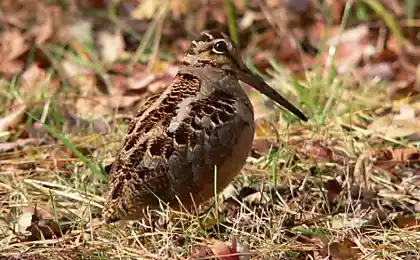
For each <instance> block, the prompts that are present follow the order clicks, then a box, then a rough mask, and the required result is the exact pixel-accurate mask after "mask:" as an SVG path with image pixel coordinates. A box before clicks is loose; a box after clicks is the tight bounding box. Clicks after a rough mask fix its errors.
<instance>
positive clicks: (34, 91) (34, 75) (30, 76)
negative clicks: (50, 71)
mask: <svg viewBox="0 0 420 260" xmlns="http://www.w3.org/2000/svg"><path fill="white" fill-rule="evenodd" d="M45 80H46V73H45V71H44V70H43V69H42V68H40V67H39V66H38V65H37V64H31V65H30V66H29V67H28V68H27V69H26V70H25V71H24V72H23V74H22V75H21V77H20V82H21V88H20V92H21V93H22V94H24V95H26V96H27V97H29V98H34V97H36V96H39V95H40V94H41V93H42V91H41V90H40V89H39V86H40V85H41V84H42V83H45Z"/></svg>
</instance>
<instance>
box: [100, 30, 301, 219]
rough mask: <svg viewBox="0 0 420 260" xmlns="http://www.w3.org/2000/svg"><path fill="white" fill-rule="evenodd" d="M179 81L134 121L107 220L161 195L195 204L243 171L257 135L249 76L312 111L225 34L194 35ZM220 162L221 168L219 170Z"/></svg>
mask: <svg viewBox="0 0 420 260" xmlns="http://www.w3.org/2000/svg"><path fill="white" fill-rule="evenodd" d="M182 64H183V66H182V67H181V68H180V69H179V71H178V73H177V75H176V76H175V78H174V80H173V83H172V84H171V85H169V86H168V87H167V88H166V90H165V91H164V92H163V93H162V94H160V95H156V96H153V97H151V98H150V99H149V100H148V101H147V102H146V104H145V105H144V106H143V109H141V110H140V111H139V112H138V113H137V114H136V116H135V117H134V119H133V120H132V122H131V123H130V124H129V126H128V129H127V133H126V135H125V137H124V139H123V141H122V146H121V148H120V150H119V152H118V154H117V156H116V159H115V162H114V164H113V166H112V168H111V171H110V175H109V191H108V195H107V198H106V202H105V207H104V210H103V217H104V219H105V221H106V222H114V221H117V220H121V219H124V220H135V219H140V218H141V217H142V216H143V212H144V209H145V208H146V207H151V208H157V207H159V199H160V200H161V201H163V202H165V203H169V205H170V206H171V207H172V208H179V202H181V203H182V205H183V206H184V207H185V208H187V209H191V208H192V207H193V206H194V205H199V204H200V203H201V202H204V201H206V200H208V199H209V198H210V197H212V196H213V195H214V177H215V172H217V190H216V191H217V192H219V191H221V190H222V189H223V188H225V187H226V186H227V185H228V184H229V182H230V181H232V179H233V178H234V177H235V176H236V175H237V174H238V173H239V172H240V170H241V168H242V167H243V165H244V163H245V160H246V158H247V156H248V153H249V150H250V148H251V145H252V140H253V136H254V114H253V109H252V105H251V102H250V100H249V99H248V97H247V95H246V93H245V92H244V90H243V89H242V88H241V86H240V84H239V82H238V80H242V81H244V82H246V83H248V84H249V85H251V86H253V87H255V88H256V89H257V90H259V91H260V92H262V93H264V94H266V95H267V96H269V97H270V98H272V99H273V100H275V101H276V102H277V103H279V104H280V105H283V106H284V107H286V108H288V109H289V110H291V111H292V112H293V113H295V114H296V115H297V116H298V117H300V118H301V119H303V120H306V117H305V116H304V115H303V114H302V113H301V112H300V111H299V110H298V109H297V108H295V107H294V106H293V105H291V104H290V103H289V102H287V101H286V100H285V99H283V98H282V97H281V96H280V95H279V94H278V93H277V92H275V91H274V90H273V89H271V88H270V87H269V86H268V85H267V84H265V83H264V81H263V80H262V79H261V78H260V77H258V76H256V75H253V74H252V73H251V71H250V70H249V69H247V68H246V66H245V65H244V63H243V61H242V59H241V57H240V54H239V52H238V49H237V47H236V46H235V44H234V43H233V42H232V41H231V40H230V39H229V38H228V37H227V36H226V35H225V34H223V33H219V32H208V31H207V32H203V33H202V34H201V38H200V39H199V40H197V41H193V42H192V44H191V47H190V49H189V50H188V52H187V54H186V55H185V58H184V60H183V63H182ZM215 168H216V171H215Z"/></svg>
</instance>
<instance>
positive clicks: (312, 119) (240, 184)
mask: <svg viewBox="0 0 420 260" xmlns="http://www.w3.org/2000/svg"><path fill="white" fill-rule="evenodd" d="M113 3H114V2H112V1H99V0H95V1H83V0H82V1H35V0H29V1H22V0H15V1H8V0H3V1H1V2H0V6H1V8H0V20H1V25H0V28H1V31H0V39H1V40H0V57H2V59H1V60H0V204H1V211H0V240H1V242H0V248H1V250H0V259H114V258H115V259H210V258H211V257H212V256H213V257H218V258H219V259H224V260H226V259H351V258H352V259H420V253H419V251H420V250H419V249H418V248H419V247H420V229H419V224H418V217H419V212H420V189H419V185H420V182H419V180H420V179H419V176H420V150H419V144H420V95H419V93H420V87H419V83H418V82H419V73H418V71H419V68H418V64H417V63H418V60H419V57H420V50H419V49H418V47H416V46H419V44H420V42H419V40H418V37H416V36H417V35H418V32H419V29H418V28H419V26H418V22H417V21H418V19H419V18H418V17H419V16H420V6H419V5H418V4H417V1H412V0H405V1H397V0H360V1H344V0H342V1H331V3H330V2H328V3H327V2H326V3H322V4H320V3H318V1H311V0H295V1H293V2H291V1H287V0H284V1H269V0H267V1H253V0H252V1H241V0H233V1H229V0H225V1H222V0H211V1H208V3H206V4H205V3H203V2H201V1H192V0H189V1H187V0H185V1H181V0H173V1H166V0H159V1H155V0H143V1H128V0H126V1H116V2H115V3H114V4H113ZM211 28H217V29H220V30H224V31H225V32H228V33H229V34H230V36H231V37H232V39H234V41H236V42H238V43H239V46H240V47H241V51H242V53H243V57H244V59H245V61H246V63H247V66H248V67H249V68H251V69H252V70H253V71H254V72H255V73H259V74H260V75H262V76H263V77H264V78H265V79H266V80H267V82H268V83H269V84H270V85H271V86H272V87H273V88H275V89H276V90H277V91H278V92H279V93H281V94H282V95H284V96H285V97H287V99H288V100H290V101H291V102H292V103H293V104H295V105H296V106H297V107H299V108H300V109H302V111H304V113H305V114H306V115H307V116H308V117H309V121H308V122H300V121H299V120H298V119H297V118H296V117H294V116H293V115H291V114H290V113H288V112H286V111H285V110H282V109H280V108H278V107H277V106H276V105H274V104H273V103H272V102H271V101H270V100H268V99H267V98H266V97H264V96H262V95H261V94H259V93H258V92H256V91H254V90H252V88H250V87H249V86H245V85H244V88H245V89H246V91H247V93H248V94H249V96H250V99H251V101H252V103H253V106H254V109H255V118H256V125H257V127H256V131H255V137H254V143H253V148H252V151H250V156H249V158H248V160H247V163H246V165H245V166H244V168H243V169H242V172H241V174H240V175H239V176H238V177H237V178H236V179H235V181H234V182H233V183H232V184H231V185H230V186H228V187H227V188H226V189H225V190H224V192H223V193H222V194H220V196H218V197H217V198H214V199H212V200H211V201H209V202H208V203H207V204H205V205H201V208H200V209H197V211H196V212H181V213H179V212H173V211H170V210H165V209H162V211H160V212H157V213H156V214H158V215H159V216H160V219H159V220H156V219H155V218H154V219H153V220H152V221H151V219H146V220H144V221H142V222H123V223H116V224H109V225H104V224H101V223H100V221H101V210H102V207H103V203H104V197H105V194H106V191H107V178H108V171H109V165H110V164H111V163H112V161H113V158H114V156H115V154H116V151H117V149H118V147H119V145H120V142H121V139H122V137H123V135H124V132H125V129H126V127H127V123H128V122H129V121H130V119H131V117H132V115H133V114H134V113H135V112H136V111H137V110H139V109H140V108H141V107H142V105H143V104H144V101H145V100H146V99H147V97H149V96H151V95H153V94H155V93H158V92H160V91H162V90H163V89H164V87H165V86H166V85H168V84H169V83H170V82H171V80H172V78H173V77H174V75H175V74H176V71H177V68H178V66H179V62H180V59H181V58H182V56H183V53H184V52H185V51H186V50H187V48H188V46H189V41H191V40H192V39H194V37H195V36H196V35H197V33H199V32H200V31H202V30H203V29H211ZM169 215H171V219H172V221H168V216H169Z"/></svg>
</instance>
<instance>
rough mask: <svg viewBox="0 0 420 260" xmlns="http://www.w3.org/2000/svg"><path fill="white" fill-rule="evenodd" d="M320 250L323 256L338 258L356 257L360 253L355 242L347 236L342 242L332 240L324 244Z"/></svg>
mask: <svg viewBox="0 0 420 260" xmlns="http://www.w3.org/2000/svg"><path fill="white" fill-rule="evenodd" d="M322 251H323V252H322V253H323V255H324V256H332V257H336V258H338V259H358V257H359V254H360V253H361V251H360V249H359V248H358V247H357V245H356V243H354V242H353V241H351V240H349V239H347V238H346V239H345V240H344V241H342V242H334V243H331V244H329V245H327V246H325V247H324V248H323V250H322Z"/></svg>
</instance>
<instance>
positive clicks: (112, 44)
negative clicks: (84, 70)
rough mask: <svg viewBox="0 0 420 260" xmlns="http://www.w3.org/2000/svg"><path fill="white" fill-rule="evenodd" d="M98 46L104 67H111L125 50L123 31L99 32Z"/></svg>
mask: <svg viewBox="0 0 420 260" xmlns="http://www.w3.org/2000/svg"><path fill="white" fill-rule="evenodd" d="M97 45H98V49H99V53H100V56H101V59H102V61H103V63H104V66H105V67H109V66H111V65H112V64H113V63H114V62H115V61H117V60H118V59H119V58H120V56H121V54H122V53H123V51H124V48H125V44H124V39H123V36H122V33H121V30H116V31H115V32H110V31H108V30H102V31H100V32H98V40H97Z"/></svg>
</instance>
